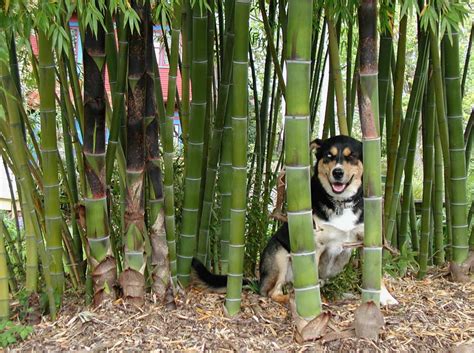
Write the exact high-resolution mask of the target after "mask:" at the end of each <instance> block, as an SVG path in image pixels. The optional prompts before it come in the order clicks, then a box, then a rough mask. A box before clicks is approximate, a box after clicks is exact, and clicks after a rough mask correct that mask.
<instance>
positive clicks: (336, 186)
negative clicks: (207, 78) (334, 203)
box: [332, 183, 346, 193]
mask: <svg viewBox="0 0 474 353" xmlns="http://www.w3.org/2000/svg"><path fill="white" fill-rule="evenodd" d="M345 188H346V184H341V183H334V184H332V189H333V190H334V192H337V193H339V192H343V191H344V189H345Z"/></svg>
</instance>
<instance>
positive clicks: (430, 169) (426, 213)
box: [418, 80, 436, 279]
mask: <svg viewBox="0 0 474 353" xmlns="http://www.w3.org/2000/svg"><path fill="white" fill-rule="evenodd" d="M435 114H436V105H435V86H434V83H433V81H432V80H429V81H428V88H427V93H426V100H425V104H424V109H423V112H422V129H423V201H422V206H421V232H420V235H421V236H420V254H419V256H418V263H419V265H420V269H419V271H418V278H420V279H421V278H424V277H425V276H426V272H427V265H428V258H429V256H428V255H429V254H428V249H429V245H430V239H431V240H432V239H433V233H432V229H431V225H432V223H433V219H432V208H431V205H432V200H431V197H432V188H433V184H434V181H433V178H434V168H435V156H434V153H435V151H434V149H435V147H434V135H435V123H436V115H435Z"/></svg>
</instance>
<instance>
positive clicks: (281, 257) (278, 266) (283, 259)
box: [268, 251, 292, 303]
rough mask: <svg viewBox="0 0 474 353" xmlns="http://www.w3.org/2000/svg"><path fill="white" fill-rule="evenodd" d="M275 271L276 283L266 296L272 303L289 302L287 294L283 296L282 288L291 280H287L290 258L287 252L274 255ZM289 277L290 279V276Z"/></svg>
mask: <svg viewBox="0 0 474 353" xmlns="http://www.w3.org/2000/svg"><path fill="white" fill-rule="evenodd" d="M274 265H275V269H274V271H276V272H277V276H276V281H275V284H274V286H273V288H272V289H270V291H269V292H268V296H269V297H270V298H272V299H273V300H274V301H276V302H279V303H286V302H288V301H289V299H290V296H289V295H288V294H283V286H284V285H285V283H287V282H288V281H289V280H291V278H288V277H289V276H288V274H289V271H291V267H290V266H291V264H290V257H289V254H288V252H286V251H279V252H278V253H277V254H276V255H275V264H274ZM290 277H292V276H291V275H290Z"/></svg>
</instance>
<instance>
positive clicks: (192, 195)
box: [178, 6, 208, 286]
mask: <svg viewBox="0 0 474 353" xmlns="http://www.w3.org/2000/svg"><path fill="white" fill-rule="evenodd" d="M207 22H208V20H207V13H206V9H205V8H204V7H202V8H201V7H200V6H194V8H193V28H192V31H193V41H192V67H191V85H192V92H193V99H192V102H191V116H192V118H191V119H190V121H189V138H188V150H187V152H186V161H187V163H188V164H187V165H186V171H185V184H184V205H183V223H182V227H181V234H180V247H179V249H178V280H179V281H180V282H181V284H183V285H185V286H186V285H187V284H188V283H189V276H190V275H189V273H190V271H191V259H192V258H193V255H194V252H195V250H196V242H197V239H196V235H197V230H198V226H199V214H200V190H201V180H202V176H201V172H202V163H203V152H204V151H203V147H204V122H205V118H206V109H207V65H208V62H207V58H208V56H207V50H208V49H207V47H208V43H207V31H208V26H207Z"/></svg>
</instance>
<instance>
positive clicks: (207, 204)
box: [197, 8, 234, 263]
mask: <svg viewBox="0 0 474 353" xmlns="http://www.w3.org/2000/svg"><path fill="white" fill-rule="evenodd" d="M233 14H234V10H233V8H232V9H231V11H230V12H229V15H230V16H233ZM233 49H234V32H233V21H232V22H231V24H230V25H229V26H228V31H227V32H226V34H225V49H224V58H223V63H222V69H223V71H222V79H221V82H220V83H219V96H218V102H217V110H216V118H215V122H214V131H213V134H212V142H211V149H210V152H209V158H208V161H207V176H206V186H205V189H204V200H203V210H202V215H201V224H200V227H199V242H198V252H197V258H198V259H199V260H200V261H201V262H202V263H206V262H207V252H208V244H209V243H208V242H209V224H210V221H211V211H212V204H213V200H214V188H215V184H216V174H217V162H218V160H219V151H220V149H221V145H222V136H223V131H224V127H223V125H224V120H225V114H226V111H227V106H228V98H229V92H230V78H231V69H232V57H233ZM225 143H228V141H225Z"/></svg>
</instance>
